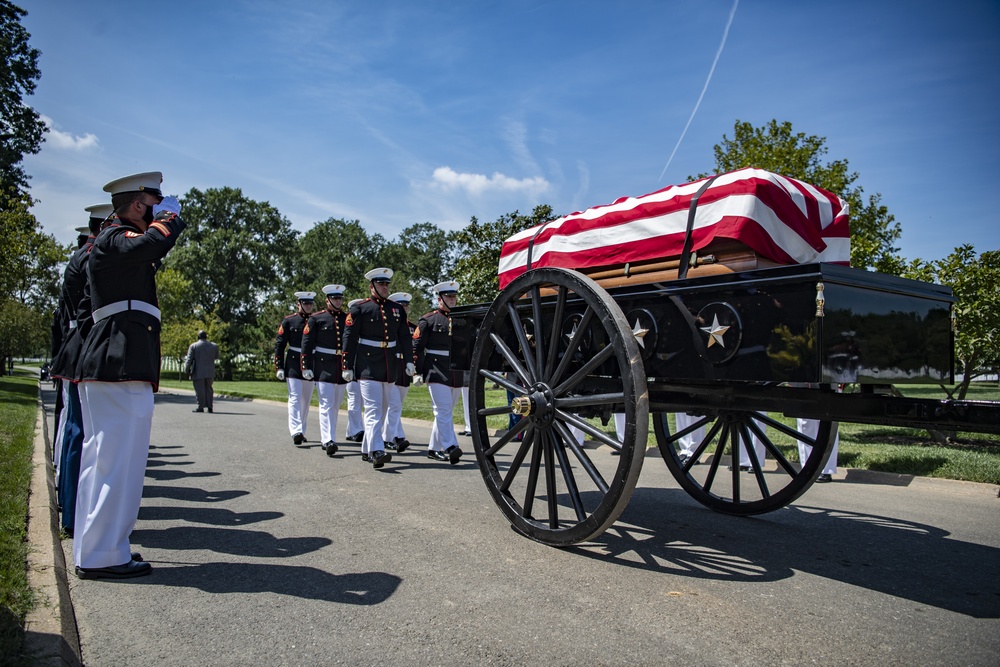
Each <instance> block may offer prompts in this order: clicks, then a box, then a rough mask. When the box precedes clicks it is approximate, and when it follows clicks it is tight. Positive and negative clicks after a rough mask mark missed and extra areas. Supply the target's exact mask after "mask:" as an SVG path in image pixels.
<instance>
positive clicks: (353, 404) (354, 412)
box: [344, 380, 365, 436]
mask: <svg viewBox="0 0 1000 667" xmlns="http://www.w3.org/2000/svg"><path fill="white" fill-rule="evenodd" d="M362 404H363V402H362V400H361V389H360V388H359V387H358V382H357V380H355V381H354V382H348V383H347V431H346V432H345V433H344V435H345V436H347V435H357V434H358V433H361V432H363V431H364V430H365V423H364V421H362V419H361V412H362Z"/></svg>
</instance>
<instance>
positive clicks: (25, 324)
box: [0, 297, 49, 375]
mask: <svg viewBox="0 0 1000 667" xmlns="http://www.w3.org/2000/svg"><path fill="white" fill-rule="evenodd" d="M48 325H49V322H48V320H47V317H46V316H45V315H44V314H42V313H40V312H38V311H37V310H34V309H32V308H30V307H29V306H27V305H25V304H23V303H21V302H20V301H18V300H17V299H11V298H9V297H0V375H4V374H5V373H6V371H7V369H8V367H9V364H10V361H11V360H12V359H13V358H14V357H26V356H40V355H41V354H42V353H44V351H45V350H46V349H47V348H48V340H49V326H48Z"/></svg>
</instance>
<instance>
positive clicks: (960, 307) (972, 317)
mask: <svg viewBox="0 0 1000 667" xmlns="http://www.w3.org/2000/svg"><path fill="white" fill-rule="evenodd" d="M904 274H905V277H907V278H913V279H916V280H923V281H925V282H936V283H940V284H942V285H947V286H948V287H951V289H952V291H953V292H954V294H955V298H956V300H957V301H956V303H955V305H954V307H953V309H952V313H953V315H954V318H955V359H956V362H957V369H956V370H957V371H958V373H959V374H961V375H962V380H961V381H960V382H959V383H958V385H957V386H956V387H955V390H954V392H953V393H952V395H953V396H954V398H957V399H959V400H962V399H964V398H965V397H966V395H967V394H968V391H969V385H970V384H971V383H972V381H973V380H974V379H975V378H976V377H978V376H981V375H982V374H984V373H986V372H995V370H996V368H997V367H998V366H1000V250H990V251H988V252H984V253H982V254H981V255H978V256H977V255H976V251H975V249H974V248H973V246H971V245H962V246H959V247H958V248H955V250H954V251H953V252H952V253H951V254H950V255H948V256H947V257H945V258H944V259H940V260H936V261H933V262H925V261H923V260H914V261H913V262H911V263H910V265H909V266H908V267H907V269H906V271H905V272H904Z"/></svg>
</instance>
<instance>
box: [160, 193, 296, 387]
mask: <svg viewBox="0 0 1000 667" xmlns="http://www.w3.org/2000/svg"><path fill="white" fill-rule="evenodd" d="M182 203H183V209H182V212H181V215H183V216H184V219H185V220H186V221H187V223H188V228H187V230H185V232H184V234H182V235H181V237H180V239H179V240H178V243H177V247H176V248H175V249H174V250H173V251H172V252H171V253H170V255H168V256H167V263H166V264H165V266H167V267H169V268H173V269H176V271H177V272H178V273H179V274H180V275H181V276H182V277H183V279H184V280H186V281H188V282H189V283H190V284H191V285H192V286H193V289H194V297H193V301H194V307H195V309H196V310H197V311H198V312H200V313H202V314H204V313H212V314H213V315H214V316H215V317H217V318H218V319H219V320H221V321H222V322H225V323H227V324H228V325H229V326H228V329H227V331H226V336H225V339H224V340H223V339H218V340H216V342H217V343H219V344H220V355H221V352H222V348H223V345H222V344H223V343H225V349H226V350H227V352H228V353H227V355H226V356H225V357H223V358H222V377H223V378H224V379H227V380H228V379H232V372H233V357H234V356H235V355H239V354H241V353H243V352H245V351H249V350H253V349H254V348H255V347H256V345H257V343H258V341H256V340H254V339H253V337H252V332H253V327H254V326H255V325H256V324H257V316H258V313H259V312H260V310H261V307H262V304H263V303H265V301H266V300H267V299H268V297H269V296H270V295H272V294H273V293H275V292H279V291H282V289H283V288H284V285H285V281H286V279H287V276H289V275H291V274H292V269H293V267H294V265H295V262H296V261H297V259H296V254H295V253H296V249H297V247H298V244H297V236H298V235H297V233H296V232H295V231H294V230H293V229H292V226H291V223H290V222H289V221H288V220H287V219H286V218H285V217H283V216H282V215H281V214H280V213H279V212H278V210H277V209H276V208H274V207H273V206H271V205H270V204H268V203H267V202H257V201H254V200H252V199H249V198H247V197H245V196H244V195H243V192H242V191H241V190H239V189H238V188H229V187H225V188H210V189H208V190H204V191H202V190H198V189H197V188H192V189H191V190H190V191H189V192H188V193H187V194H186V195H184V197H183V198H182Z"/></svg>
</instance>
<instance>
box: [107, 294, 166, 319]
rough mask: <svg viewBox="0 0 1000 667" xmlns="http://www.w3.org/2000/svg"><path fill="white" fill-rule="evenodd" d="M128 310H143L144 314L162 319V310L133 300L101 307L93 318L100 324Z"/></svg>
mask: <svg viewBox="0 0 1000 667" xmlns="http://www.w3.org/2000/svg"><path fill="white" fill-rule="evenodd" d="M126 310H141V311H142V312H144V313H148V314H150V315H152V316H153V317H155V318H156V319H160V309H159V308H157V307H156V306H154V305H153V304H151V303H146V302H145V301H133V300H132V299H126V300H125V301H115V302H114V303H109V304H108V305H106V306H101V307H100V308H98V309H97V310H95V311H94V314H93V315H91V317H93V318H94V321H95V322H100V321H101V320H103V319H104V318H105V317H111V316H112V315H115V314H117V313H123V312H125V311H126Z"/></svg>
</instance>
